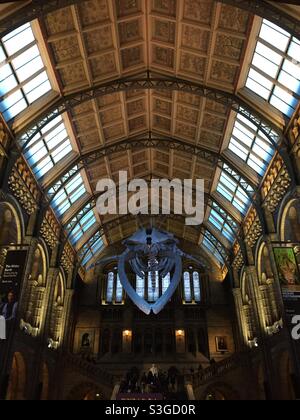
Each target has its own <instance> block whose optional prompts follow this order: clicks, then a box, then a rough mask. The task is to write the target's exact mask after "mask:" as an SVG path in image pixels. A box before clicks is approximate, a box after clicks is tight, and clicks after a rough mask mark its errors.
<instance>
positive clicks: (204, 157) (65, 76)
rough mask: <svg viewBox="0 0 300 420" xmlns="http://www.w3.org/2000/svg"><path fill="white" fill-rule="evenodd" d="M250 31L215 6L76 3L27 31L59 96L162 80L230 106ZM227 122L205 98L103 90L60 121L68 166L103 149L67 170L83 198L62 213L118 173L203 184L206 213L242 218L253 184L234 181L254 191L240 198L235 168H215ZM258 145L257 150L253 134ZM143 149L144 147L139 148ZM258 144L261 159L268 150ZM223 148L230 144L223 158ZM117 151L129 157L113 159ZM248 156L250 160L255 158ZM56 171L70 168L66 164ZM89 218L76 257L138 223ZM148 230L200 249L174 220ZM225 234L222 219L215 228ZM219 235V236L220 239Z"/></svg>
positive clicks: (163, 0)
mask: <svg viewBox="0 0 300 420" xmlns="http://www.w3.org/2000/svg"><path fill="white" fill-rule="evenodd" d="M253 20H254V17H253V15H251V14H250V13H248V12H246V11H244V10H242V9H238V8H235V7H232V6H228V5H225V4H222V3H220V2H217V1H214V0H86V1H82V2H74V4H73V5H72V6H69V7H66V8H62V9H59V10H57V11H54V12H51V13H49V14H48V15H46V16H44V17H40V18H39V19H38V25H39V27H40V29H41V32H42V34H43V41H45V46H46V50H47V53H48V54H46V55H49V57H47V58H49V60H50V62H51V65H52V67H53V69H52V70H54V73H55V78H56V81H55V82H56V86H57V85H58V86H59V89H60V92H59V94H60V95H61V96H64V97H69V95H72V94H74V93H78V92H85V91H88V89H89V88H94V87H98V86H102V85H109V84H110V83H112V82H114V81H116V80H125V79H126V80H130V79H131V78H139V79H143V78H148V80H149V78H159V79H161V78H164V79H165V80H167V78H168V77H172V78H173V80H174V79H175V80H176V81H178V83H179V84H180V81H181V80H184V81H185V82H188V83H196V84H197V85H198V86H201V85H203V86H205V87H206V88H211V89H214V92H215V93H216V95H217V92H221V93H222V95H236V94H237V93H238V82H239V78H240V75H241V73H242V72H243V71H244V72H245V66H246V67H247V68H246V71H247V69H248V68H249V65H250V63H248V62H247V63H246V64H245V52H246V47H247V46H248V42H249V35H250V33H251V30H252V29H253ZM253 48H254V46H253ZM42 58H44V57H42ZM0 64H1V63H0ZM52 77H53V75H52ZM50 79H51V78H50ZM124 86H125V85H124ZM187 86H188V85H187ZM151 87H152V86H151ZM228 97H229V96H227V98H228ZM228 102H230V101H228ZM234 118H235V115H233V113H232V109H231V106H230V105H228V106H226V105H222V104H220V103H218V102H216V101H215V100H214V99H213V98H212V96H211V95H196V94H193V93H191V91H190V90H189V89H188V88H185V89H181V90H180V91H179V90H176V89H170V90H168V89H167V88H166V87H164V88H160V87H159V86H156V87H155V89H150V88H149V87H147V89H135V90H134V89H130V90H129V89H125V87H124V89H119V91H118V92H114V89H113V88H112V89H111V91H108V90H107V92H106V94H105V95H104V96H101V95H98V97H96V95H95V96H93V97H92V96H91V99H90V100H89V101H85V102H83V103H80V104H78V105H77V106H73V107H71V108H68V109H67V112H66V113H65V115H64V120H66V121H67V120H68V121H69V123H70V124H69V125H68V127H67V131H68V132H69V131H71V132H72V136H70V138H71V141H72V143H73V145H74V143H75V142H76V147H74V152H75V153H76V154H77V156H80V157H81V156H87V154H91V153H96V152H99V151H100V152H101V151H104V150H106V148H108V149H109V148H110V149H109V150H110V151H109V152H107V153H104V152H103V153H102V154H101V153H99V158H96V159H89V160H84V161H83V163H82V162H80V164H78V159H76V160H75V159H74V168H75V169H74V170H75V171H77V172H78V171H80V173H81V175H82V177H83V178H82V179H83V183H84V185H85V194H84V196H83V197H82V198H81V200H78V201H77V202H75V203H74V205H73V208H74V214H75V215H76V211H75V210H76V209H78V211H82V208H83V207H82V206H83V204H86V205H87V204H89V203H92V202H93V203H94V204H95V194H96V186H97V183H98V181H99V179H102V178H107V177H108V178H112V179H113V180H115V181H117V182H118V181H119V171H127V172H128V178H129V180H130V179H133V178H144V179H145V180H147V181H149V180H151V178H153V177H156V178H168V179H173V178H179V179H190V178H192V179H194V180H195V179H199V178H203V179H204V181H205V192H206V195H207V199H206V201H208V199H210V203H207V204H209V205H210V207H213V206H214V204H216V203H213V202H212V197H214V200H215V201H217V205H219V204H218V203H221V205H223V206H222V207H223V208H225V209H226V211H227V213H231V214H232V213H234V212H235V211H236V210H237V209H238V210H239V211H241V214H245V213H246V211H247V209H248V204H249V202H251V191H252V190H253V185H254V186H256V184H257V185H258V184H259V179H258V178H255V175H256V174H251V173H250V174H248V172H247V171H246V172H247V176H245V180H246V181H247V182H248V181H249V179H251V180H252V179H254V180H255V181H254V182H253V184H252V185H251V183H249V188H250V187H251V188H252V190H251V191H250V192H249V191H246V192H245V191H244V189H243V185H244V186H245V180H244V178H243V177H240V176H239V174H240V170H239V169H240V168H241V167H242V166H243V162H240V166H238V168H237V165H236V162H234V159H233V160H230V155H228V154H227V155H226V156H224V153H223V151H224V149H226V147H227V146H228V143H229V141H230V138H229V137H230V133H229V134H228V131H230V127H229V130H228V121H230V124H232V126H233V125H234ZM243 123H244V125H245V122H243ZM246 125H247V124H246ZM250 131H251V130H250ZM247 133H249V130H248V132H247ZM257 137H259V139H261V138H262V137H263V136H262V133H261V132H260V133H259V135H258V136H257ZM153 139H156V143H155V144H154V145H152V144H151V140H153ZM145 140H149V141H148V143H147V144H146V143H145ZM159 140H160V141H161V144H160V143H159ZM237 140H239V141H242V140H241V139H240V138H238V139H237ZM263 140H264V142H265V143H266V146H265V149H266V150H267V149H268V151H269V147H270V145H269V143H268V139H266V138H263ZM234 141H236V139H235V138H234V139H231V143H230V145H231V149H232V148H233V146H232V144H233V142H234ZM139 142H141V146H140V147H139ZM168 142H169V144H168ZM133 143H134V146H132V144H133ZM125 144H127V145H128V147H126V146H125V147H123V148H122V145H125ZM129 144H131V146H129ZM234 145H235V143H234ZM113 147H115V150H114V149H113ZM250 149H251V147H250ZM271 149H272V148H271ZM272 150H273V149H272ZM204 151H205V152H207V154H204ZM231 151H232V150H231ZM201 152H202V154H201ZM248 152H249V153H248V154H249V156H250V157H251V159H252V158H253V156H254V155H255V153H252V154H251V150H249V151H248ZM221 153H223V154H222V157H221ZM228 156H229V158H228ZM247 156H248V155H247ZM270 156H272V153H270ZM228 159H229V161H228ZM249 159H250V158H249ZM253 159H254V158H253ZM65 162H66V165H67V164H68V165H69V161H68V160H67V159H66V160H65ZM77 164H78V167H77V166H76V165H77ZM66 168H67V166H66ZM222 169H223V170H222ZM55 170H56V171H57V172H58V171H59V173H60V174H61V175H65V173H64V170H62V169H61V165H60V167H59V168H58V167H57V168H54V169H52V172H53V171H55ZM68 171H70V167H69V166H68ZM68 171H67V172H68ZM52 172H51V175H52ZM241 172H242V173H243V171H242V170H241ZM220 175H221V177H220ZM248 175H249V176H248ZM252 175H253V177H252ZM53 177H54V176H53ZM251 177H252V178H251ZM237 178H239V179H237ZM241 184H243V185H241ZM44 185H47V186H48V182H46V181H45V183H44ZM245 188H246V189H247V188H248V186H245ZM241 197H242V198H241ZM56 200H57V197H56ZM226 200H227V201H226ZM243 200H244V201H243ZM210 207H209V208H207V211H206V215H207V217H206V223H208V222H209V217H210V220H213V219H212V216H211V213H210ZM95 217H96V223H95V224H94V225H93V226H92V227H91V228H90V230H89V231H88V232H83V233H84V234H83V237H82V238H81V240H80V241H79V242H78V243H77V245H76V248H77V249H80V248H81V247H82V246H84V244H85V242H87V241H88V239H89V238H90V237H91V236H93V235H94V234H95V233H96V232H99V229H100V227H101V226H102V227H101V229H100V231H101V233H102V234H103V236H105V239H106V241H105V242H106V243H114V242H117V241H119V240H121V239H124V238H125V237H128V236H130V235H132V234H133V233H134V232H135V231H136V229H137V228H138V227H140V226H145V225H147V223H149V218H148V217H146V216H140V217H138V218H131V219H130V218H123V219H122V217H120V218H119V219H118V220H114V219H113V217H112V216H105V217H101V218H99V217H98V215H97V214H96V212H95ZM63 219H67V216H65V217H64V218H63ZM155 223H159V225H160V226H159V227H161V228H163V229H166V230H169V231H170V232H171V233H174V234H175V235H176V236H178V237H180V238H183V239H186V240H188V241H191V242H193V243H196V244H200V243H201V241H202V239H203V237H204V236H203V235H204V232H203V228H201V227H199V228H193V227H189V226H185V224H184V220H183V219H182V218H181V219H180V218H176V217H161V218H159V220H156V221H155ZM226 223H227V222H226V220H225V219H224V226H225V225H226ZM224 226H223V227H222V229H223V230H224V229H225V228H226V229H227V225H226V226H225V228H224ZM212 230H213V232H210V235H211V236H210V239H212V236H215V238H217V239H218V238H219V239H220V237H221V239H222V236H221V235H220V234H219V233H218V232H216V231H215V230H216V227H212ZM219 230H220V229H219ZM221 233H222V232H221ZM228 236H230V235H229V234H228ZM207 240H208V241H209V238H208V237H207V238H206V241H207ZM224 242H225V240H224ZM226 245H227V244H226Z"/></svg>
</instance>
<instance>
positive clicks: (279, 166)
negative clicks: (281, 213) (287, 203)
mask: <svg viewBox="0 0 300 420" xmlns="http://www.w3.org/2000/svg"><path fill="white" fill-rule="evenodd" d="M290 184H291V178H290V175H289V173H288V171H287V169H286V167H285V165H284V162H283V160H282V158H281V157H280V156H279V155H278V156H276V158H275V159H274V162H273V163H272V166H271V167H270V169H269V171H268V174H267V176H266V178H265V181H264V183H263V186H262V190H261V193H262V198H263V200H264V203H263V205H264V207H266V208H267V209H268V210H269V211H270V212H271V213H274V212H275V211H276V209H277V206H278V205H279V204H280V203H281V201H282V199H283V197H284V196H285V194H286V192H287V190H288V188H289V186H290Z"/></svg>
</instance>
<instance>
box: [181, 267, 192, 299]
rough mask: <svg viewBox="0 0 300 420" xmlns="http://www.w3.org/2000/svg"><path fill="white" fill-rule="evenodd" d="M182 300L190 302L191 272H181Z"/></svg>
mask: <svg viewBox="0 0 300 420" xmlns="http://www.w3.org/2000/svg"><path fill="white" fill-rule="evenodd" d="M183 282H184V300H185V302H186V303H191V302H192V288H191V274H190V273H189V272H188V271H185V272H184V274H183Z"/></svg>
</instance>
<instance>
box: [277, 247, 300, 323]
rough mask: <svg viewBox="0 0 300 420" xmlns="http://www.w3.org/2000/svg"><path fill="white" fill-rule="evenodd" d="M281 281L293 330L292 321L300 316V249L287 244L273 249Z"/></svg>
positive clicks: (285, 304)
mask: <svg viewBox="0 0 300 420" xmlns="http://www.w3.org/2000/svg"><path fill="white" fill-rule="evenodd" d="M273 250H274V256H275V262H276V266H277V271H278V275H279V279H280V284H281V290H282V297H283V302H284V306H285V312H286V318H287V321H288V323H289V325H290V327H291V329H293V324H292V319H293V318H294V316H297V315H298V316H299V315H300V267H299V265H300V247H299V245H298V244H297V245H293V244H286V245H281V246H278V247H277V246H275V247H274V248H273Z"/></svg>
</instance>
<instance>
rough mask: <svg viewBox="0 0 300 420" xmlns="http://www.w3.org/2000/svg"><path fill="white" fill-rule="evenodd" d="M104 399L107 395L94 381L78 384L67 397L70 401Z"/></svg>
mask: <svg viewBox="0 0 300 420" xmlns="http://www.w3.org/2000/svg"><path fill="white" fill-rule="evenodd" d="M104 399H105V395H104V393H103V391H102V389H100V387H99V386H98V385H96V384H94V383H92V382H84V383H81V384H78V385H76V386H75V387H74V388H73V389H72V390H71V392H70V393H69V395H68V397H67V400H68V401H97V400H98V401H99V400H104Z"/></svg>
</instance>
